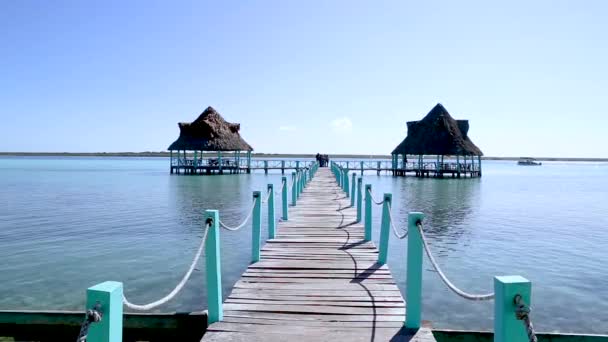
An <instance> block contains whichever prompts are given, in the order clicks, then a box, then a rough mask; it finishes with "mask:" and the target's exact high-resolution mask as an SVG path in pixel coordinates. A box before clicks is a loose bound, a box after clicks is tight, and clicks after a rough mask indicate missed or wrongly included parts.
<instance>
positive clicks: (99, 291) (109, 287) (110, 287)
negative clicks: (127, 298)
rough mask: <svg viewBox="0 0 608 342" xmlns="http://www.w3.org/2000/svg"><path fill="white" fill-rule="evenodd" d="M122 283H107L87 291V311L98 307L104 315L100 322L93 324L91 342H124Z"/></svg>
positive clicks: (90, 329)
mask: <svg viewBox="0 0 608 342" xmlns="http://www.w3.org/2000/svg"><path fill="white" fill-rule="evenodd" d="M122 305H123V304H122V283H119V282H117V281H106V282H103V283H101V284H97V285H95V286H93V287H89V288H88V289H87V306H86V308H85V309H86V310H89V309H93V308H95V307H96V306H97V307H98V310H99V311H100V312H101V314H102V318H101V321H100V322H96V323H92V324H91V326H90V328H89V334H88V335H87V341H89V342H122V319H123V318H122Z"/></svg>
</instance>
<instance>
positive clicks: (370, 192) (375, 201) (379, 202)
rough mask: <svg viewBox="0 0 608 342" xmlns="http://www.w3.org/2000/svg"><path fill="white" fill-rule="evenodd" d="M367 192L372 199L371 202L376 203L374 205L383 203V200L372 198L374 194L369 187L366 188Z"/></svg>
mask: <svg viewBox="0 0 608 342" xmlns="http://www.w3.org/2000/svg"><path fill="white" fill-rule="evenodd" d="M367 192H369V197H370V198H371V199H372V202H374V204H376V205H382V204H384V200H382V201H378V200H376V199H375V198H374V194H373V193H372V190H371V189H370V190H367Z"/></svg>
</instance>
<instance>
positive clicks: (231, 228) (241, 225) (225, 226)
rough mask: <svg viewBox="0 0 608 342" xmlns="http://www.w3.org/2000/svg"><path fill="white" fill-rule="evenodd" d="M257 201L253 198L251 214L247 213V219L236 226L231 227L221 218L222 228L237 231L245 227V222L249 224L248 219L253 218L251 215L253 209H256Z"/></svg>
mask: <svg viewBox="0 0 608 342" xmlns="http://www.w3.org/2000/svg"><path fill="white" fill-rule="evenodd" d="M255 201H257V199H255V200H253V203H251V208H250V209H249V214H247V217H245V219H244V220H243V223H241V224H239V225H238V226H236V227H230V226H227V225H225V224H224V222H222V220H219V223H220V226H222V228H224V229H227V230H230V231H236V230H239V229H241V228H243V227H245V224H247V221H249V219H250V218H251V215H253V210H254V209H255Z"/></svg>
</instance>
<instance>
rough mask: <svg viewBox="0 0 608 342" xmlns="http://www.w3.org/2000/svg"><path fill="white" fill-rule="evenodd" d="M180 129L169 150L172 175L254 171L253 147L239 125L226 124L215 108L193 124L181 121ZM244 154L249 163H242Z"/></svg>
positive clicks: (207, 110) (209, 109) (210, 109)
mask: <svg viewBox="0 0 608 342" xmlns="http://www.w3.org/2000/svg"><path fill="white" fill-rule="evenodd" d="M178 126H179V130H180V132H179V138H177V140H175V142H173V144H171V146H169V148H168V149H169V151H170V152H171V173H173V172H177V173H180V172H182V171H183V172H184V173H189V174H202V173H215V172H218V173H223V172H224V171H227V172H230V173H240V172H241V171H243V170H245V171H247V173H249V172H250V171H251V151H253V148H252V147H251V146H250V145H249V144H248V143H247V142H245V140H243V138H241V135H240V134H239V130H240V129H241V125H240V124H238V123H230V122H227V121H226V120H224V118H223V117H222V116H221V115H220V114H219V113H218V112H217V111H216V110H215V109H213V108H212V107H207V109H205V111H204V112H203V113H202V114H201V115H200V116H199V117H198V118H197V119H196V120H194V121H193V122H191V123H184V122H180V123H178ZM174 151H175V152H176V154H177V155H176V156H175V155H174ZM242 152H246V160H241V153H242Z"/></svg>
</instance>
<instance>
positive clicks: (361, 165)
mask: <svg viewBox="0 0 608 342" xmlns="http://www.w3.org/2000/svg"><path fill="white" fill-rule="evenodd" d="M359 166H360V167H361V176H363V162H359Z"/></svg>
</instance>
